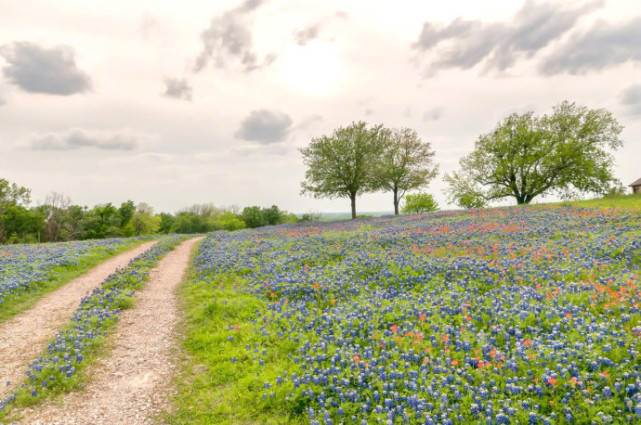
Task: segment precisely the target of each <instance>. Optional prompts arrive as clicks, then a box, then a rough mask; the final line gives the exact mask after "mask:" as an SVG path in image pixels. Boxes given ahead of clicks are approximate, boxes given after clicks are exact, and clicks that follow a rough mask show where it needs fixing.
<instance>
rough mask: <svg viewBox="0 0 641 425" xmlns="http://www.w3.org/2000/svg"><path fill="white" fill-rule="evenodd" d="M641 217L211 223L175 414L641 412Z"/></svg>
mask: <svg viewBox="0 0 641 425" xmlns="http://www.w3.org/2000/svg"><path fill="white" fill-rule="evenodd" d="M640 266H641V215H639V213H638V212H625V211H618V212H616V211H613V210H599V209H589V208H573V207H546V208H541V207H528V208H502V209H491V210H480V211H472V212H443V213H436V214H431V215H423V216H405V217H402V218H385V217H383V218H375V219H369V220H362V221H360V220H356V221H353V222H342V223H329V224H318V223H316V224H298V225H284V226H276V227H268V228H263V229H259V230H246V231H239V232H233V233H229V232H216V233H212V234H210V235H209V236H208V237H207V238H206V239H205V240H204V241H203V242H202V244H201V247H200V249H199V251H198V253H197V254H196V257H195V260H194V267H193V270H192V276H191V279H190V280H189V281H188V282H187V284H186V285H184V287H183V289H182V294H181V295H182V298H183V303H184V308H185V314H186V318H185V323H184V334H185V341H184V348H185V350H186V353H187V354H186V356H185V358H184V360H183V365H182V372H181V373H180V374H179V376H178V378H177V385H178V394H177V396H176V399H175V404H176V409H175V411H173V412H172V413H170V414H168V416H167V420H168V421H169V422H170V423H175V424H178V423H216V424H241V423H243V424H244V423H261V424H280V423H283V424H286V423H293V424H298V423H311V424H326V425H329V424H467V423H488V424H521V423H523V424H557V423H560V424H563V423H568V424H570V423H577V424H578V423H641V357H640V350H641V284H640V281H639V278H640V274H639V267H640Z"/></svg>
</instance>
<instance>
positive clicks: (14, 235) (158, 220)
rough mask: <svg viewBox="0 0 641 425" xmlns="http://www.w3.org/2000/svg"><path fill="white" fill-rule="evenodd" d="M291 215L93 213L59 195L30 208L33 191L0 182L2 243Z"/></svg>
mask: <svg viewBox="0 0 641 425" xmlns="http://www.w3.org/2000/svg"><path fill="white" fill-rule="evenodd" d="M297 220H298V218H297V217H296V215H294V214H290V213H287V212H286V211H283V210H281V209H279V208H278V207H277V206H276V205H273V206H271V207H269V208H263V207H258V206H251V207H246V208H244V209H242V210H240V209H238V208H218V207H216V206H214V205H212V204H202V205H194V206H192V207H189V208H186V209H183V210H181V211H179V212H177V213H175V214H170V213H160V214H156V213H154V210H153V208H152V207H150V206H149V205H148V204H145V203H138V204H136V203H134V202H133V201H126V202H123V203H121V204H120V205H113V204H111V203H106V204H101V205H96V206H94V207H92V208H89V207H86V206H80V205H75V204H73V203H72V202H71V200H70V199H69V198H68V197H65V196H63V195H61V194H58V193H52V194H51V195H49V196H47V198H46V199H45V201H44V202H43V203H42V204H41V205H37V206H31V191H30V190H29V189H28V188H26V187H23V186H19V185H17V184H16V183H11V182H9V181H8V180H6V179H0V243H2V244H5V243H27V242H58V241H69V240H82V239H102V238H107V237H129V236H139V235H150V234H156V233H205V232H211V231H214V230H239V229H244V228H253V227H260V226H267V225H274V224H282V223H289V222H295V221H297Z"/></svg>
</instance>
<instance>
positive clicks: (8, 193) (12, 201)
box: [0, 179, 31, 208]
mask: <svg viewBox="0 0 641 425" xmlns="http://www.w3.org/2000/svg"><path fill="white" fill-rule="evenodd" d="M30 202H31V190H30V189H28V188H26V187H24V186H18V185H17V184H15V183H10V182H9V181H8V180H6V179H0V208H1V207H3V206H6V205H24V206H26V205H29V203H30Z"/></svg>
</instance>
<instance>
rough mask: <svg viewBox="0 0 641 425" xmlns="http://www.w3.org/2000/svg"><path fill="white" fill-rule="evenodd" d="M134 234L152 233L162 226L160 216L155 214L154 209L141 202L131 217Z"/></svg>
mask: <svg viewBox="0 0 641 425" xmlns="http://www.w3.org/2000/svg"><path fill="white" fill-rule="evenodd" d="M131 225H132V227H133V233H134V235H151V234H154V233H156V232H158V229H159V228H160V217H158V216H156V215H154V209H153V208H152V207H151V206H149V205H148V204H145V203H144V202H141V203H140V204H138V206H137V207H136V212H135V213H134V215H133V217H132V218H131Z"/></svg>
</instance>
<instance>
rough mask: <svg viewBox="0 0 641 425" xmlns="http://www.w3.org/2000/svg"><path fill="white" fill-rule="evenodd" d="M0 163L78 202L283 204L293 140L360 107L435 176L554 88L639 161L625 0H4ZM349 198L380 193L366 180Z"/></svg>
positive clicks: (296, 170)
mask: <svg viewBox="0 0 641 425" xmlns="http://www.w3.org/2000/svg"><path fill="white" fill-rule="evenodd" d="M0 10H1V11H2V13H1V14H0V177H2V178H6V179H8V180H10V181H15V182H17V183H19V184H21V185H24V186H28V187H30V188H31V189H32V195H33V196H32V197H33V199H34V203H35V204H37V203H38V202H41V201H42V200H44V198H45V197H46V196H47V194H49V193H51V192H54V191H55V192H60V193H63V194H65V195H67V196H69V197H70V198H71V199H72V200H73V201H74V202H75V203H78V204H83V205H94V204H97V203H104V202H114V203H120V202H122V201H124V200H127V199H133V200H135V201H144V202H147V203H148V204H150V205H152V206H153V207H155V208H156V209H157V210H159V211H176V210H179V209H181V208H183V207H187V206H189V205H191V204H194V203H205V202H207V203H209V202H211V203H214V204H216V205H219V206H232V205H237V206H246V205H262V206H269V205H272V204H276V205H278V206H280V207H281V208H284V209H286V210H289V211H293V212H298V213H303V212H321V211H322V212H342V211H348V210H349V200H345V199H314V198H311V197H309V196H303V195H301V194H300V182H301V180H302V179H303V177H304V173H305V167H304V165H303V163H302V159H301V155H300V152H299V149H300V148H301V147H304V146H306V145H307V144H308V143H309V142H310V140H311V139H312V138H313V137H318V136H321V135H323V134H328V133H330V132H331V131H332V129H334V128H336V127H339V126H345V125H348V124H350V123H351V122H352V121H356V120H365V121H367V122H369V123H372V124H378V123H381V124H384V125H385V126H387V127H411V128H413V129H415V130H416V131H417V132H418V133H419V135H420V136H421V138H422V139H423V140H425V141H428V142H430V143H431V144H432V147H433V148H434V150H435V151H436V157H435V160H436V162H437V163H438V164H439V166H440V171H441V173H440V175H439V176H438V177H437V178H436V179H435V180H434V181H433V182H432V183H431V184H430V186H429V187H427V188H426V189H425V190H426V191H429V192H431V193H433V194H434V195H435V197H436V198H437V200H438V201H439V203H440V204H441V206H442V207H447V202H446V196H445V195H444V194H443V190H444V188H445V184H444V183H443V181H442V176H443V174H444V173H447V172H451V171H454V170H456V169H457V167H458V161H459V159H460V158H461V157H462V156H463V155H465V154H466V153H468V152H469V151H470V150H471V149H472V148H473V146H474V142H475V140H476V139H477V138H478V136H479V135H481V134H484V133H487V132H489V131H491V130H492V129H493V128H494V127H495V125H496V123H497V122H498V121H499V120H501V119H502V118H503V117H505V116H506V115H508V114H510V113H513V112H526V111H534V112H535V113H537V114H543V113H547V112H550V111H551V109H552V107H553V106H554V105H556V104H558V103H560V102H562V101H563V100H570V101H575V102H577V103H578V104H580V105H585V106H587V107H590V108H606V109H608V110H610V111H611V112H613V113H614V114H615V116H616V117H617V118H618V120H619V121H620V122H621V124H622V125H624V127H625V129H624V131H623V133H622V138H623V140H624V147H623V148H622V149H621V150H620V151H618V152H617V153H616V160H617V162H616V175H617V176H618V177H619V178H620V179H621V180H622V182H623V183H624V184H629V183H630V182H632V181H634V180H636V179H637V178H639V177H641V9H640V8H639V7H638V2H637V1H636V0H629V1H623V0H608V1H606V0H603V1H601V0H593V1H591V0H588V1H567V2H566V1H553V2H552V1H550V2H540V1H529V0H528V1H524V2H522V1H514V0H485V1H483V2H479V1H475V0H470V1H462V0H449V1H447V2H432V1H429V2H428V1H423V0H416V1H414V0H404V1H402V2H394V1H383V0H363V1H356V0H354V1H349V2H347V1H337V0H336V1H334V0H324V1H303V0H236V1H222V0H219V1H216V2H212V1H195V0H192V1H189V2H180V3H179V2H175V1H162V0H137V1H135V2H132V1H130V0H127V1H120V0H110V1H109V2H87V1H86V0H60V1H56V2H51V1H48V0H47V1H35V0H20V1H17V0H11V1H9V0H0ZM357 206H358V209H359V210H361V211H389V210H391V209H392V196H391V194H387V193H377V194H368V195H364V196H362V197H361V198H359V200H358V204H357Z"/></svg>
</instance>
